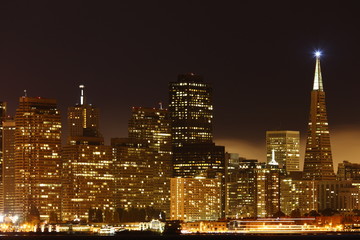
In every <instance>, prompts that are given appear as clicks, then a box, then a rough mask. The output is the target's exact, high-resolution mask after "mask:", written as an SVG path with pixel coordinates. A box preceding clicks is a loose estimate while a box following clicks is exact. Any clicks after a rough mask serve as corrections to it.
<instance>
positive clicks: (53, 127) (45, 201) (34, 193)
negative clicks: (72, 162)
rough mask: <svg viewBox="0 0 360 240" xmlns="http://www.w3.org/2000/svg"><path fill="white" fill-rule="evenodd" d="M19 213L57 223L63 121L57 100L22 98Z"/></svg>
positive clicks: (17, 143) (17, 186)
mask: <svg viewBox="0 0 360 240" xmlns="http://www.w3.org/2000/svg"><path fill="white" fill-rule="evenodd" d="M15 125H16V129H15V163H14V165H15V166H14V168H15V213H16V214H17V215H18V216H21V219H25V218H26V217H27V216H28V214H31V213H34V212H39V215H40V219H41V220H49V219H50V220H56V219H57V218H59V217H60V206H61V202H60V201H61V198H60V194H61V176H60V174H61V158H60V153H61V140H60V137H61V118H60V112H59V110H58V109H57V104H56V100H55V99H45V98H40V97H38V98H32V97H20V100H19V107H18V109H17V110H16V115H15Z"/></svg>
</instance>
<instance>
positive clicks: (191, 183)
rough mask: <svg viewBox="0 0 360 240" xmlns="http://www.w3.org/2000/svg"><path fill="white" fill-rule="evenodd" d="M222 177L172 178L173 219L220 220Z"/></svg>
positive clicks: (171, 210) (171, 211)
mask: <svg viewBox="0 0 360 240" xmlns="http://www.w3.org/2000/svg"><path fill="white" fill-rule="evenodd" d="M221 181H222V180H221V179H220V178H204V177H197V178H171V187H170V189H171V194H170V196H171V198H170V199H171V200H170V202H171V204H170V205H171V208H170V214H171V216H170V217H171V220H182V221H186V222H188V221H199V220H218V219H219V218H220V216H221V215H220V213H221Z"/></svg>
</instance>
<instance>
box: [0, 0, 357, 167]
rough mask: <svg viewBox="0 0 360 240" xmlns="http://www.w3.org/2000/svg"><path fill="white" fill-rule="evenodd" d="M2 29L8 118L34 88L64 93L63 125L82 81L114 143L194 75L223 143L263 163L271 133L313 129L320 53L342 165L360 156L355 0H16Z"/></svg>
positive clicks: (2, 96) (4, 5) (0, 67)
mask: <svg viewBox="0 0 360 240" xmlns="http://www.w3.org/2000/svg"><path fill="white" fill-rule="evenodd" d="M0 34H1V35H0V79H1V83H2V84H1V88H0V100H2V101H7V102H8V106H9V113H10V114H14V113H15V109H16V107H17V104H18V97H20V96H22V95H23V90H24V89H27V92H28V96H42V97H47V98H56V99H58V104H59V108H60V109H61V111H62V116H63V119H64V121H65V119H66V111H67V107H69V106H72V105H74V104H76V103H78V102H79V98H78V95H79V90H78V85H79V84H85V86H86V89H85V94H86V96H87V99H88V102H89V103H92V104H93V105H95V106H97V107H99V108H100V110H101V130H102V132H103V134H104V136H105V138H106V142H107V143H109V139H110V137H126V136H127V122H128V119H129V117H130V113H131V107H132V106H143V107H157V106H158V105H157V104H158V102H159V101H162V102H164V104H165V105H167V104H168V83H169V82H171V81H176V79H177V75H178V74H179V73H188V72H194V73H197V74H200V75H203V77H204V79H205V81H206V82H209V83H211V84H212V86H213V89H214V109H215V118H214V124H215V125H214V135H215V141H216V143H217V144H222V145H225V146H226V150H227V151H230V152H237V153H240V155H241V156H244V157H247V158H257V159H259V160H264V159H265V131H266V130H276V129H286V130H300V131H301V134H302V138H304V137H305V133H306V125H307V121H308V114H309V105H310V91H311V88H312V82H313V76H314V68H315V58H314V56H313V52H314V51H315V50H316V49H320V50H322V51H323V56H322V58H321V67H322V74H323V81H324V88H325V91H326V94H327V95H326V97H327V109H328V116H329V125H330V131H331V137H332V139H331V140H332V145H333V154H334V162H336V163H337V162H340V161H342V160H345V159H346V160H350V161H352V162H358V163H360V158H359V156H360V148H359V146H360V138H359V136H360V121H359V120H360V106H359V105H360V104H359V103H360V94H359V88H360V82H359V80H360V76H359V75H360V72H359V68H360V58H359V56H360V17H359V6H358V4H357V1H184V0H182V1H155V0H151V1H145V0H144V1H120V0H119V1H97V2H95V1H82V2H81V1H68V2H67V1H65V2H64V1H10V0H9V1H1V2H0ZM64 131H66V129H64ZM302 143H303V146H304V141H303V142H302ZM302 158H303V155H302Z"/></svg>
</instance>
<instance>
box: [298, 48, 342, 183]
mask: <svg viewBox="0 0 360 240" xmlns="http://www.w3.org/2000/svg"><path fill="white" fill-rule="evenodd" d="M304 177H305V178H306V179H312V180H335V174H334V169H333V161H332V153H331V145H330V134H329V126H328V121H327V113H326V105H325V92H324V88H323V82H322V76H321V69H320V53H317V54H316V67H315V77H314V87H313V90H312V91H311V105H310V119H309V124H308V134H307V141H306V150H305V162H304Z"/></svg>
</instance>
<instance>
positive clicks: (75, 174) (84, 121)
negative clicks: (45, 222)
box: [62, 85, 115, 221]
mask: <svg viewBox="0 0 360 240" xmlns="http://www.w3.org/2000/svg"><path fill="white" fill-rule="evenodd" d="M84 99H85V96H84V86H83V85H80V104H77V105H76V106H74V107H69V109H68V124H69V136H68V143H67V145H66V146H64V147H63V151H62V159H63V168H62V183H63V192H62V206H63V211H62V218H63V220H67V221H69V220H74V219H82V220H89V221H101V220H100V219H96V220H95V219H91V218H92V216H89V212H90V211H89V210H90V209H92V210H94V211H95V209H96V211H100V212H101V213H102V215H103V216H105V217H107V216H110V215H112V214H113V212H114V209H115V203H114V195H115V172H114V171H115V170H114V160H113V155H112V148H111V146H106V145H104V139H103V137H102V136H101V134H100V130H99V109H98V108H95V107H93V106H91V105H90V104H87V103H86V102H85V100H84ZM107 218H109V217H107ZM105 221H110V219H105Z"/></svg>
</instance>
